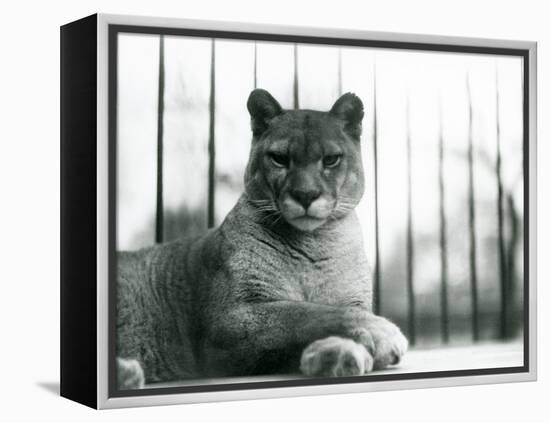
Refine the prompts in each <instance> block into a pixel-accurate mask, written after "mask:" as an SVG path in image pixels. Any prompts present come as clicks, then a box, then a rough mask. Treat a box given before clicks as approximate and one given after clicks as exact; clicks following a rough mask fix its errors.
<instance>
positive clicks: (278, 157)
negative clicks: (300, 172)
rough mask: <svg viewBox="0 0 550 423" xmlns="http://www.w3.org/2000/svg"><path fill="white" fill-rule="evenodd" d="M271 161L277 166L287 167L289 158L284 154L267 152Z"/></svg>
mask: <svg viewBox="0 0 550 423" xmlns="http://www.w3.org/2000/svg"><path fill="white" fill-rule="evenodd" d="M269 158H270V159H271V163H273V164H274V165H275V166H277V167H288V165H289V163H290V159H289V157H288V156H287V155H286V154H279V153H269Z"/></svg>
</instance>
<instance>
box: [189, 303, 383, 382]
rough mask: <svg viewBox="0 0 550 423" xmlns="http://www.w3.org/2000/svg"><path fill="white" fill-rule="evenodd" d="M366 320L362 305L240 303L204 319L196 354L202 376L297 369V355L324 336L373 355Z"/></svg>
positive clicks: (266, 372)
mask: <svg viewBox="0 0 550 423" xmlns="http://www.w3.org/2000/svg"><path fill="white" fill-rule="evenodd" d="M371 316H372V314H371V313H369V312H367V311H366V310H365V309H364V308H362V307H341V306H328V305H320V304H314V303H307V302H301V301H274V302H269V303H256V304H241V305H239V306H235V307H233V308H231V310H230V311H227V312H220V313H219V315H216V316H211V318H210V319H209V320H210V322H211V323H210V330H209V331H208V334H207V337H206V339H205V342H204V343H203V345H204V348H203V351H202V353H201V354H200V355H201V356H202V360H201V361H202V368H203V372H204V373H205V374H208V375H212V376H214V375H217V376H222V375H246V374H262V373H263V374H269V373H276V372H285V371H286V372H288V371H298V369H299V366H300V356H301V354H302V351H303V350H304V349H305V348H306V347H307V346H308V345H309V344H311V343H312V342H314V341H317V340H320V339H323V338H327V337H329V336H340V337H342V338H347V339H351V340H353V341H355V342H358V343H360V344H361V345H363V347H364V348H363V349H364V350H365V351H367V350H370V351H374V350H375V340H377V339H378V338H376V337H371V336H370V335H369V333H368V330H367V326H368V324H369V321H370V319H371ZM379 332H380V330H377V332H376V333H377V334H378V333H379ZM363 367H364V369H365V370H368V369H370V367H372V366H371V365H370V364H369V363H363ZM359 368H361V365H360V367H359Z"/></svg>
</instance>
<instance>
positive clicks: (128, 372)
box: [116, 358, 145, 389]
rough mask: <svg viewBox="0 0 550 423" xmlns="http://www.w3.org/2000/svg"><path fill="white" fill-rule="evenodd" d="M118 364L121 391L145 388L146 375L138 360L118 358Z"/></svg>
mask: <svg viewBox="0 0 550 423" xmlns="http://www.w3.org/2000/svg"><path fill="white" fill-rule="evenodd" d="M116 362H117V378H118V388H119V389H139V388H143V385H144V384H145V375H144V373H143V369H142V368H141V366H140V364H139V362H138V361H137V360H128V359H124V358H117V359H116Z"/></svg>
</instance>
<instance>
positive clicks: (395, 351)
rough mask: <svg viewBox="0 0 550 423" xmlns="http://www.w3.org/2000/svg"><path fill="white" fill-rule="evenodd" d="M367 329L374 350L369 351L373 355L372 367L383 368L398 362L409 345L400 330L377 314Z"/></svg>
mask: <svg viewBox="0 0 550 423" xmlns="http://www.w3.org/2000/svg"><path fill="white" fill-rule="evenodd" d="M367 330H368V332H369V334H370V336H371V337H372V340H373V341H374V351H371V353H372V355H373V357H374V369H376V370H379V369H384V368H386V367H388V366H391V365H395V364H398V363H399V361H400V360H401V357H402V356H403V355H404V354H405V352H406V351H407V348H408V346H409V342H408V341H407V338H405V336H404V335H403V334H402V333H401V330H400V329H399V328H398V327H397V326H396V325H395V324H393V323H392V322H390V321H389V320H387V319H384V318H383V317H379V316H376V318H375V319H374V320H373V321H372V322H370V323H369V325H368V328H367Z"/></svg>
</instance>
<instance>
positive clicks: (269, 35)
mask: <svg viewBox="0 0 550 423" xmlns="http://www.w3.org/2000/svg"><path fill="white" fill-rule="evenodd" d="M99 16H100V17H102V18H105V19H104V20H101V19H98V37H99V38H101V37H102V30H103V29H102V27H105V26H106V28H107V34H106V37H107V38H106V41H107V46H108V49H107V50H108V52H107V55H108V56H107V58H108V60H107V75H104V76H106V82H107V86H108V90H107V94H108V98H107V103H108V104H107V109H108V114H107V123H108V133H107V138H108V150H107V154H108V181H107V182H108V201H107V207H108V216H107V220H108V222H107V223H108V228H109V229H108V257H107V259H108V266H107V268H108V277H107V279H108V292H107V298H108V316H107V328H108V334H107V340H108V342H107V343H108V348H107V356H108V366H107V375H108V383H107V392H106V394H107V395H106V398H105V397H104V396H103V394H102V393H100V392H99V391H100V389H98V404H102V403H103V404H104V405H105V404H106V402H107V401H112V399H122V398H129V397H134V398H135V397H154V396H159V395H172V396H173V395H175V394H187V395H189V394H199V393H213V394H216V393H218V394H219V393H221V392H224V391H243V390H245V391H250V390H251V389H262V390H265V389H267V388H271V389H272V390H273V391H276V390H277V389H276V388H291V387H314V386H322V385H324V386H327V385H330V386H334V385H338V386H340V385H350V384H362V385H364V384H365V382H366V383H373V382H389V381H406V380H415V381H416V380H421V379H442V378H453V379H454V378H461V377H466V376H484V375H502V374H529V375H531V376H532V375H533V374H534V369H533V366H532V363H531V362H530V357H531V354H532V353H534V351H532V350H531V349H530V346H531V345H530V341H532V339H531V335H530V331H531V327H530V325H531V324H532V323H533V322H532V321H531V319H530V311H531V308H530V298H532V297H530V285H531V283H533V284H534V281H532V280H531V278H530V276H532V275H530V270H531V269H530V267H531V266H530V265H531V261H530V245H533V244H531V241H532V239H531V235H532V234H531V223H532V222H530V217H531V214H530V204H529V202H530V192H529V190H530V187H531V188H532V185H533V184H534V181H532V180H531V179H532V178H530V169H531V167H532V166H531V159H532V157H531V153H532V151H530V145H529V144H530V143H532V142H533V139H534V134H531V133H530V131H531V129H532V128H530V124H532V119H533V116H532V115H531V114H530V113H534V111H532V110H530V108H531V105H532V104H530V101H532V95H533V94H534V91H533V87H531V84H535V81H534V80H533V74H534V70H535V69H531V68H530V66H532V65H533V64H534V59H536V57H533V55H532V53H533V47H534V46H533V43H523V42H513V41H511V42H505V41H502V43H504V44H512V45H514V46H513V47H499V46H495V45H489V44H491V43H497V44H498V41H496V40H475V39H462V40H464V41H470V42H474V41H479V42H484V41H485V42H486V43H487V44H488V45H487V46H483V45H469V44H466V43H464V44H457V43H454V42H446V41H456V40H455V39H451V38H445V37H441V39H442V40H443V42H442V43H438V42H436V40H437V39H438V37H429V36H420V37H424V38H429V39H430V40H431V42H427V41H416V40H414V39H415V36H410V35H407V34H384V33H362V35H364V36H366V38H361V37H358V38H355V37H346V36H344V37H338V36H332V35H331V36H319V35H303V34H300V33H299V32H300V31H301V30H304V28H291V29H290V32H294V33H288V32H285V31H284V30H283V29H285V30H288V28H283V27H280V28H278V27H273V26H271V27H269V26H266V28H269V29H272V30H274V31H275V32H269V31H266V32H263V31H260V30H259V29H260V27H261V26H259V25H256V26H254V25H238V24H235V25H238V26H239V27H243V28H245V29H244V30H242V31H241V30H226V29H212V26H214V27H216V26H222V27H223V24H222V23H217V22H209V23H201V21H181V20H164V21H168V22H170V24H169V25H166V26H163V25H142V24H141V23H140V24H137V25H134V24H125V23H117V21H122V22H124V21H127V20H128V19H130V20H132V19H134V20H137V21H143V22H146V21H147V20H149V21H151V20H155V19H156V18H139V17H126V16H125V17H117V16H112V15H111V16H109V15H99ZM156 20H159V19H156ZM108 21H110V22H108ZM172 23H173V24H174V25H173V26H172ZM203 24H204V25H203ZM225 24H227V23H225ZM229 25H231V24H229ZM194 26H199V27H200V26H204V28H205V29H201V28H197V27H194ZM247 27H253V28H252V29H253V30H247V29H246V28H247ZM207 28H208V29H207ZM278 30H281V33H280V34H278V33H276V31H278ZM309 31H317V32H318V33H322V32H324V31H323V30H321V29H309ZM120 33H133V34H150V35H161V34H162V35H179V36H191V37H201V38H216V39H233V40H248V41H273V42H289V43H301V44H317V45H318V44H323V45H336V46H349V47H367V48H381V49H397V50H408V51H411V50H412V51H433V52H445V53H466V54H486V55H500V56H514V57H520V58H522V59H523V163H524V165H523V178H524V179H523V184H524V185H523V188H524V198H523V201H524V204H523V206H524V221H525V224H524V246H523V247H524V257H523V260H524V261H523V269H524V286H523V288H524V296H523V301H524V304H523V316H524V322H523V328H524V329H523V336H524V339H523V341H524V342H523V348H524V354H523V357H524V365H523V366H519V367H503V368H484V369H469V370H448V371H434V372H419V373H403V374H382V375H377V374H376V373H374V374H369V375H364V376H355V377H340V378H304V379H299V380H278V381H261V382H238V383H223V384H209V385H193V386H180V387H166V388H148V389H139V390H119V389H117V386H116V374H117V372H116V351H115V350H116V342H115V341H116V339H115V336H116V289H117V287H116V285H117V284H116V198H117V193H116V142H117V140H116V135H117V129H116V123H117V114H116V105H117V85H116V84H117V82H116V75H117V52H118V49H117V47H118V43H117V41H118V39H117V36H118V34H120ZM353 33H354V34H356V33H357V34H358V32H353ZM373 34H374V35H376V36H377V37H380V38H382V37H388V38H395V37H398V38H402V40H401V41H399V40H395V39H394V40H389V39H388V40H384V39H380V38H376V37H373V36H372V35H373ZM103 35H105V34H103ZM407 38H409V39H412V40H413V41H405V40H406V39H407ZM98 56H101V52H100V51H99V49H98ZM98 62H100V61H98ZM98 67H101V63H98ZM100 77H101V76H100ZM99 85H101V84H98V87H99ZM535 86H536V84H535ZM98 90H99V91H100V90H101V88H100V87H99V88H98ZM530 94H531V96H530ZM98 107H99V101H98ZM101 124H102V123H101V119H98V134H99V130H100V129H101V128H99V126H100V125H101ZM98 149H100V147H99V146H98ZM98 157H99V155H98ZM98 162H99V160H98ZM99 167H100V166H99V163H98V174H99V172H100V169H99ZM98 182H99V180H98ZM99 199H100V187H99V183H98V208H99V207H100V206H101V204H100V201H99ZM103 205H105V204H103ZM99 219H100V217H98V220H99ZM100 230H101V227H100V226H99V225H98V237H99V236H100V234H99V231H100ZM99 244H100V243H98V248H100V247H99ZM98 261H99V256H98ZM98 267H99V264H98ZM102 298H104V297H103V296H102V295H101V293H98V302H99V301H101V299H102ZM98 307H100V304H98ZM98 316H101V314H100V313H98ZM99 320H100V317H98V328H99V326H100V325H101V324H103V323H105V322H103V321H102V323H100V322H99ZM104 327H105V326H104V325H103V328H104ZM98 333H99V331H98ZM99 338H100V336H99V335H98V349H100V348H101V344H100V342H99ZM533 341H534V340H533ZM533 344H534V342H533ZM100 355H101V354H98V386H100V382H101V378H102V377H104V376H102V374H101V373H102V371H101V369H102V364H101V362H100ZM103 368H104V366H103ZM526 380H530V378H528V379H526ZM363 390H364V389H363ZM273 396H279V395H277V394H275V395H273ZM179 397H181V395H180V396H179ZM176 402H182V401H181V400H179V401H176ZM193 402H194V401H193ZM133 405H136V404H133ZM137 405H140V404H137Z"/></svg>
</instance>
